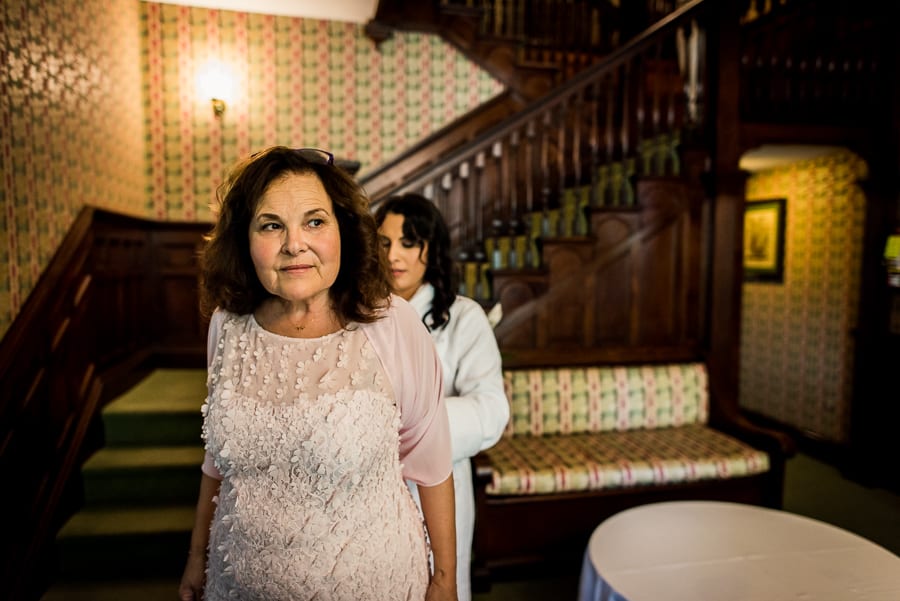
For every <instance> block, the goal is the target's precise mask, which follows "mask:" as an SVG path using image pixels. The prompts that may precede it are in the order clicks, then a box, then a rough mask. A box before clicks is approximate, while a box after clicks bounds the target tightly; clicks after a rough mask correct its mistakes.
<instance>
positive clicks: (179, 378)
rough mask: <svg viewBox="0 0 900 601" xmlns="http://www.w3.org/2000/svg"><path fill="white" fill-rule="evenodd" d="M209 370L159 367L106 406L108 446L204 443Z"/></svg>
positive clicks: (105, 430) (105, 425) (104, 424)
mask: <svg viewBox="0 0 900 601" xmlns="http://www.w3.org/2000/svg"><path fill="white" fill-rule="evenodd" d="M205 399H206V370H204V369H157V370H155V371H153V372H152V373H151V374H150V375H148V376H147V377H146V378H145V379H144V380H142V381H141V382H139V383H138V384H137V385H136V386H134V387H133V388H131V389H130V390H128V391H127V392H126V393H124V394H123V395H121V396H119V397H118V398H116V399H115V400H114V401H112V402H111V403H110V404H109V405H107V406H106V407H104V408H103V413H102V416H103V427H104V432H105V441H106V446H107V447H117V446H146V445H152V446H166V445H173V446H178V445H198V444H200V427H201V425H202V416H201V414H200V407H201V406H202V405H203V402H204V400H205Z"/></svg>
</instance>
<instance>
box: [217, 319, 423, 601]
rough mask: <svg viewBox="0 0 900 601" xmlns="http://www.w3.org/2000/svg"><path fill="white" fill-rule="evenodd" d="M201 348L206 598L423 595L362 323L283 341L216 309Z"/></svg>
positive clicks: (418, 547) (387, 403)
mask: <svg viewBox="0 0 900 601" xmlns="http://www.w3.org/2000/svg"><path fill="white" fill-rule="evenodd" d="M211 343H212V344H214V345H215V346H214V347H211V351H212V353H211V363H210V369H209V379H208V388H209V396H208V397H207V402H206V404H205V405H204V407H203V412H204V425H203V436H204V439H205V441H206V446H207V457H208V459H207V461H209V459H210V458H211V459H212V461H213V462H214V464H215V471H217V472H218V475H220V476H221V478H222V480H221V487H220V491H219V496H218V499H217V503H218V505H217V508H216V512H215V517H214V518H213V522H212V527H211V531H210V542H209V559H208V567H207V585H206V591H205V597H204V598H205V599H206V600H207V601H217V600H220V599H242V600H256V599H258V600H267V601H279V600H292V601H294V600H296V601H300V600H304V599H316V600H323V601H326V600H351V599H353V600H364V599H373V600H375V599H377V600H384V601H389V600H394V599H397V600H421V599H423V598H424V596H425V590H426V588H427V583H428V559H427V557H428V550H427V544H426V535H425V531H424V526H423V523H422V520H421V517H420V514H419V512H418V510H417V508H416V506H415V504H414V502H413V500H412V498H411V497H410V494H409V492H408V489H407V488H406V486H405V485H404V482H403V474H402V473H401V464H400V459H399V456H398V445H399V442H398V439H399V438H398V432H399V429H400V422H401V416H400V408H399V406H398V404H397V403H396V402H395V400H394V396H393V391H392V388H391V383H390V381H389V378H388V377H387V374H386V372H385V370H384V368H383V366H382V363H381V361H380V359H379V356H378V354H377V353H376V352H375V350H374V349H373V346H372V344H371V342H370V340H369V339H368V337H367V336H366V334H365V333H364V331H363V328H361V327H356V328H352V329H345V330H340V331H338V332H336V333H333V334H329V335H327V336H324V337H322V338H315V339H301V338H288V337H284V336H279V335H277V334H273V333H271V332H268V331H266V330H264V329H263V328H262V327H260V326H259V324H258V323H257V322H256V320H255V319H254V318H253V317H252V315H244V316H235V315H231V314H226V317H225V318H224V320H223V321H222V322H221V333H220V334H219V335H218V337H217V339H216V340H215V341H213V340H211Z"/></svg>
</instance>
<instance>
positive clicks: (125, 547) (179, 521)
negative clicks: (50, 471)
mask: <svg viewBox="0 0 900 601" xmlns="http://www.w3.org/2000/svg"><path fill="white" fill-rule="evenodd" d="M194 511H195V507H194V505H184V506H168V507H154V508H133V507H129V508H109V509H102V510H98V509H86V510H83V511H81V512H79V513H77V514H75V515H74V516H72V518H71V519H70V520H69V521H68V522H67V523H66V525H65V526H63V528H62V530H60V532H59V534H58V535H57V538H56V543H57V546H56V548H57V554H58V560H59V572H58V573H59V577H60V578H61V579H62V580H67V581H77V580H82V579H84V580H91V579H96V580H109V579H112V578H136V577H149V576H153V577H159V576H167V577H168V576H177V575H178V574H180V573H181V570H183V569H184V561H185V559H186V557H187V550H188V546H189V544H190V536H191V529H192V528H193V525H194Z"/></svg>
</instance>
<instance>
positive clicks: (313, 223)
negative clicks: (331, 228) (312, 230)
mask: <svg viewBox="0 0 900 601" xmlns="http://www.w3.org/2000/svg"><path fill="white" fill-rule="evenodd" d="M324 223H325V220H324V219H319V218H316V219H310V220H309V227H322V225H323V224H324Z"/></svg>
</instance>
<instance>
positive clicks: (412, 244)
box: [400, 239, 418, 248]
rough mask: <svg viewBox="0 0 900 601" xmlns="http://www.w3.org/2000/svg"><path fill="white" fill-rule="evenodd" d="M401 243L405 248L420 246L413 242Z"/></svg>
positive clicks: (403, 241) (404, 241)
mask: <svg viewBox="0 0 900 601" xmlns="http://www.w3.org/2000/svg"><path fill="white" fill-rule="evenodd" d="M400 243H401V244H402V245H403V248H415V247H416V246H418V244H416V243H415V242H413V241H412V240H405V239H404V240H401V241H400Z"/></svg>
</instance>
